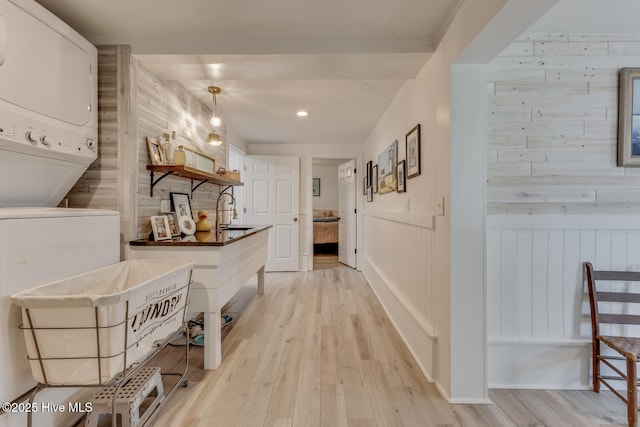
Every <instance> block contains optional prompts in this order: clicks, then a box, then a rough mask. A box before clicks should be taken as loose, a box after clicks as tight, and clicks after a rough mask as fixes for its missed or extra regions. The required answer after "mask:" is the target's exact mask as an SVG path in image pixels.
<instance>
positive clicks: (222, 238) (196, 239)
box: [129, 225, 273, 246]
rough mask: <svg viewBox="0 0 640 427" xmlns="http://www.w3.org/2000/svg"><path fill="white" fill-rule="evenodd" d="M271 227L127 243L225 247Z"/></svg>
mask: <svg viewBox="0 0 640 427" xmlns="http://www.w3.org/2000/svg"><path fill="white" fill-rule="evenodd" d="M271 227H273V225H237V226H231V227H230V228H227V229H223V230H220V231H219V232H218V233H216V232H215V230H213V229H212V230H211V231H196V234H195V235H193V236H183V237H174V238H172V239H171V240H159V241H157V242H154V241H153V240H148V239H140V240H132V241H131V242H129V245H131V246H225V245H228V244H230V243H233V242H237V241H238V240H242V239H244V238H245V237H249V236H251V235H253V234H256V233H258V232H260V231H264V230H267V229H269V228H271Z"/></svg>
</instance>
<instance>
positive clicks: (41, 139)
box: [40, 135, 49, 147]
mask: <svg viewBox="0 0 640 427" xmlns="http://www.w3.org/2000/svg"><path fill="white" fill-rule="evenodd" d="M40 142H41V143H42V145H46V146H47V147H48V146H49V141H47V135H42V136H41V137H40Z"/></svg>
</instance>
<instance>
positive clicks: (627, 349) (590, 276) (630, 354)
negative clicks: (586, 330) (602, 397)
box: [584, 262, 640, 427]
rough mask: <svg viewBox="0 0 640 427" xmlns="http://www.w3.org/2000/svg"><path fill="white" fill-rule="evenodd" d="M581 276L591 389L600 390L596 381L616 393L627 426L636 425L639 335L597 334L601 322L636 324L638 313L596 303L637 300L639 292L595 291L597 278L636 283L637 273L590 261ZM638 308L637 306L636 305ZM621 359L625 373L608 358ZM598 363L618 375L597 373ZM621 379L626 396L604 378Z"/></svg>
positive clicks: (638, 300) (639, 298)
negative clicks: (611, 309) (624, 409)
mask: <svg viewBox="0 0 640 427" xmlns="http://www.w3.org/2000/svg"><path fill="white" fill-rule="evenodd" d="M584 275H585V279H586V281H587V287H588V289H589V305H590V307H591V328H592V335H591V343H592V350H593V360H592V363H593V391H595V392H596V393H598V392H600V383H602V384H604V385H606V386H607V387H608V388H609V389H610V390H611V391H612V392H613V393H614V394H615V395H616V396H618V397H619V398H620V399H622V400H623V401H624V402H625V403H626V404H627V415H628V422H629V427H637V425H638V401H637V386H638V385H639V384H638V379H637V374H636V363H638V362H639V360H638V355H639V354H640V338H637V337H631V336H611V335H601V333H600V325H601V324H613V325H640V315H637V314H624V313H621V314H617V313H603V312H601V311H600V310H601V307H600V306H599V304H598V303H599V302H607V303H610V302H614V303H621V304H626V305H631V304H634V303H640V293H638V292H628V291H615V290H606V291H599V290H598V288H597V282H598V281H618V282H640V272H636V271H601V270H594V269H593V266H592V265H591V263H588V262H585V263H584ZM638 307H640V306H638ZM600 344H605V345H607V346H608V347H610V348H611V349H613V350H614V351H615V352H616V353H618V354H619V356H607V355H602V354H601V353H600ZM615 360H624V361H625V362H626V371H627V372H626V374H625V373H624V372H622V370H621V369H618V368H617V367H616V366H614V364H613V362H612V361H615ZM600 363H604V364H606V365H607V366H608V367H609V368H611V369H612V370H613V371H614V372H615V373H616V374H618V376H603V375H601V374H600ZM610 380H623V381H626V383H627V396H626V397H625V396H623V395H622V394H621V393H619V392H618V391H617V390H616V389H615V388H614V387H613V386H612V385H611V384H609V382H608V381H610Z"/></svg>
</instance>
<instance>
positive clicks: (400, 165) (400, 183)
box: [398, 160, 407, 193]
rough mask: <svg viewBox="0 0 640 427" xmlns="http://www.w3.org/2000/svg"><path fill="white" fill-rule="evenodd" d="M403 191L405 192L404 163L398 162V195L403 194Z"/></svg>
mask: <svg viewBox="0 0 640 427" xmlns="http://www.w3.org/2000/svg"><path fill="white" fill-rule="evenodd" d="M405 191H407V178H406V171H405V161H404V160H400V161H399V162H398V193H404V192H405Z"/></svg>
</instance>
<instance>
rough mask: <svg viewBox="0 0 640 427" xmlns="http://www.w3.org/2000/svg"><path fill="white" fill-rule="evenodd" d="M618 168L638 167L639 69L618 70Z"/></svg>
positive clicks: (639, 126)
mask: <svg viewBox="0 0 640 427" xmlns="http://www.w3.org/2000/svg"><path fill="white" fill-rule="evenodd" d="M619 77H620V85H619V88H620V93H619V96H618V166H635V167H638V166H640V68H623V69H621V70H620V74H619Z"/></svg>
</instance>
